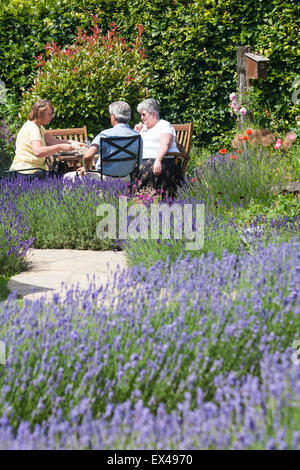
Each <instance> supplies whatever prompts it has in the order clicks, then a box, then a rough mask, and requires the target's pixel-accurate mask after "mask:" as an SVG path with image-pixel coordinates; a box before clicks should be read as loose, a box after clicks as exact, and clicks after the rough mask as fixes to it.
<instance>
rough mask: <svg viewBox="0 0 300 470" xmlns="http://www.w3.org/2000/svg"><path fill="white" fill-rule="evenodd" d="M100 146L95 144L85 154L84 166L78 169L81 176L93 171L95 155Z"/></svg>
mask: <svg viewBox="0 0 300 470" xmlns="http://www.w3.org/2000/svg"><path fill="white" fill-rule="evenodd" d="M98 149H99V147H98V145H96V144H93V145H92V146H91V147H90V148H89V149H88V151H87V152H86V153H85V154H84V157H83V166H82V167H81V168H78V170H77V172H78V173H79V175H80V176H83V175H86V173H87V172H88V171H89V170H90V169H91V166H92V164H93V160H94V157H95V155H96V154H97V153H98Z"/></svg>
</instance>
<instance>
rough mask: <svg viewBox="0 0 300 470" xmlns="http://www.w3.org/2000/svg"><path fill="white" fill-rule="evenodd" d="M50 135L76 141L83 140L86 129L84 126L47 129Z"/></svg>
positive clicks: (85, 137) (85, 135) (85, 136)
mask: <svg viewBox="0 0 300 470" xmlns="http://www.w3.org/2000/svg"><path fill="white" fill-rule="evenodd" d="M46 132H47V133H48V134H50V135H54V136H55V137H59V138H60V139H64V140H69V139H72V140H75V141H76V142H84V141H85V140H87V129H86V126H84V127H74V128H71V129H48V130H47V131H46Z"/></svg>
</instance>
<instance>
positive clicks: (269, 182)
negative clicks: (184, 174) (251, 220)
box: [178, 146, 284, 209]
mask: <svg viewBox="0 0 300 470" xmlns="http://www.w3.org/2000/svg"><path fill="white" fill-rule="evenodd" d="M276 170H278V171H276ZM191 179H192V181H191V180H189V179H187V180H186V184H185V185H184V186H183V187H182V188H180V189H179V192H178V197H179V198H193V199H196V200H199V199H201V200H202V201H203V200H204V201H205V202H206V203H207V204H209V205H210V206H212V207H214V206H215V205H218V206H221V207H223V208H227V209H228V208H231V207H232V206H234V205H235V206H240V205H241V204H242V205H243V206H247V205H248V204H249V203H250V201H251V200H254V201H257V202H260V203H268V202H269V201H270V199H271V197H272V189H271V188H272V186H273V185H276V184H279V183H281V182H282V181H284V174H283V169H282V168H280V158H279V156H272V157H270V156H269V155H268V154H267V153H266V152H265V153H264V151H263V149H257V148H248V147H246V146H245V148H244V150H243V151H242V152H241V153H236V152H233V153H232V154H227V152H226V149H222V150H221V151H220V153H218V154H216V155H214V156H212V157H211V158H209V159H208V160H207V161H206V162H205V163H204V164H203V165H202V166H201V168H199V169H196V170H195V171H194V174H193V175H192V178H191Z"/></svg>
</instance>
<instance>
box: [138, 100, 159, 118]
mask: <svg viewBox="0 0 300 470" xmlns="http://www.w3.org/2000/svg"><path fill="white" fill-rule="evenodd" d="M143 109H144V110H145V111H147V113H155V114H156V117H157V118H159V105H158V102H157V101H156V100H155V99H153V98H148V99H147V100H144V101H142V102H141V103H140V104H138V107H137V111H138V113H140V112H141V111H142V110H143Z"/></svg>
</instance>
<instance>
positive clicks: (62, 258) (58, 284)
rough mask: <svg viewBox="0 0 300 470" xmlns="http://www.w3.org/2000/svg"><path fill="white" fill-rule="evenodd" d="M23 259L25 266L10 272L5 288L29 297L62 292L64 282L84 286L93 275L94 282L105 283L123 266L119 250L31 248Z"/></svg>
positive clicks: (124, 259) (85, 286)
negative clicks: (16, 272)
mask: <svg viewBox="0 0 300 470" xmlns="http://www.w3.org/2000/svg"><path fill="white" fill-rule="evenodd" d="M27 259H28V261H29V263H30V264H29V270H28V271H25V272H23V273H20V274H17V275H16V276H13V277H12V278H11V279H10V280H9V282H8V289H9V290H10V291H12V292H14V291H15V292H17V294H18V295H20V296H22V297H23V298H26V299H30V300H34V299H37V298H39V297H41V296H43V297H45V298H46V299H47V298H48V299H50V298H52V296H53V294H54V293H63V292H64V291H65V290H66V286H67V287H71V286H72V285H73V286H76V285H77V284H79V287H80V289H86V288H88V287H89V285H90V281H89V279H91V278H92V277H93V276H95V281H96V284H97V285H100V284H106V282H107V281H108V280H109V278H110V277H111V276H112V275H113V273H114V272H116V271H121V270H123V269H126V268H127V262H126V256H125V253H123V252H121V251H88V250H35V249H34V250H30V251H29V253H28V255H27Z"/></svg>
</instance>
